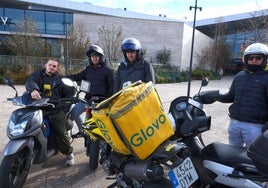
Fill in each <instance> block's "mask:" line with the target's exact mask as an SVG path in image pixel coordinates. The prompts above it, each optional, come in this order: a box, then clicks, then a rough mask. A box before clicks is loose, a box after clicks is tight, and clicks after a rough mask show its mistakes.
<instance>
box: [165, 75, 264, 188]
mask: <svg viewBox="0 0 268 188" xmlns="http://www.w3.org/2000/svg"><path fill="white" fill-rule="evenodd" d="M208 81H209V80H208V79H207V78H206V79H204V80H203V81H202V84H201V87H200V89H199V92H198V94H197V95H195V96H194V97H193V98H191V97H178V98H176V99H174V100H173V101H172V102H171V105H170V109H169V115H170V118H171V119H172V122H173V128H174V130H175V134H174V139H179V140H180V141H181V142H183V143H185V144H186V145H187V146H188V148H189V149H190V152H191V156H192V161H193V163H194V166H195V168H196V170H197V173H198V176H199V180H198V181H199V184H200V185H199V186H200V187H235V188H261V187H264V185H265V183H266V182H268V154H267V144H268V131H266V132H265V133H264V134H263V135H262V136H260V138H259V139H257V140H256V141H255V142H254V144H253V145H252V146H251V147H250V148H249V149H248V150H247V149H246V148H244V147H235V146H231V145H228V144H224V143H219V142H214V143H211V144H209V145H205V144H204V142H203V141H202V132H204V131H209V129H210V126H211V121H210V118H211V117H210V116H207V114H206V112H205V110H204V106H203V104H202V103H201V102H200V90H201V88H202V87H203V86H206V85H207V84H208ZM211 95H213V92H212V93H211Z"/></svg>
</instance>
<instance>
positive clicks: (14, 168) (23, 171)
mask: <svg viewBox="0 0 268 188" xmlns="http://www.w3.org/2000/svg"><path fill="white" fill-rule="evenodd" d="M31 164H32V160H31V158H30V157H29V150H28V149H24V150H21V151H20V152H18V153H16V154H14V155H9V156H4V158H3V160H2V163H1V166H0V182H1V185H0V187H5V188H21V187H23V185H24V183H25V182H26V179H27V176H28V173H29V170H30V167H31Z"/></svg>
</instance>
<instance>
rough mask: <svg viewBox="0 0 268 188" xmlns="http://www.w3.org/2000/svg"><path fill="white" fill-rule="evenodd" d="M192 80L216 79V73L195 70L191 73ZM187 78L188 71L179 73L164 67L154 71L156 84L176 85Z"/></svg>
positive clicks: (171, 68) (172, 68) (174, 69)
mask: <svg viewBox="0 0 268 188" xmlns="http://www.w3.org/2000/svg"><path fill="white" fill-rule="evenodd" d="M191 76H192V80H202V79H203V78H205V77H209V78H210V79H211V80H215V79H218V77H217V72H215V71H210V70H200V69H196V70H193V71H192V75H191ZM188 78H189V71H182V72H180V71H179V70H177V69H176V68H174V67H170V66H165V67H161V68H157V69H155V80H156V83H158V84H160V83H178V82H185V81H187V80H188Z"/></svg>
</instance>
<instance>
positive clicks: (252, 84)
mask: <svg viewBox="0 0 268 188" xmlns="http://www.w3.org/2000/svg"><path fill="white" fill-rule="evenodd" d="M267 57H268V47H267V46H266V45H264V44H261V43H254V44H251V45H249V46H248V47H247V48H246V49H245V52H244V56H243V60H244V63H245V67H246V70H243V71H240V72H239V73H238V74H237V75H236V76H235V78H234V80H233V82H232V84H231V87H230V89H229V91H228V92H227V93H226V94H219V93H218V94H216V95H213V96H212V95H210V94H208V93H207V94H204V95H202V92H201V97H202V100H203V102H204V103H205V104H208V103H212V102H214V101H219V102H223V103H232V104H231V106H230V107H229V116H230V118H231V120H230V124H229V127H228V133H229V143H230V144H231V145H235V146H245V147H249V146H250V145H251V144H252V142H254V140H255V139H256V138H257V137H258V136H260V135H261V133H262V129H263V128H264V125H265V124H266V122H267V121H268V72H267V71H266V70H265V67H266V64H267Z"/></svg>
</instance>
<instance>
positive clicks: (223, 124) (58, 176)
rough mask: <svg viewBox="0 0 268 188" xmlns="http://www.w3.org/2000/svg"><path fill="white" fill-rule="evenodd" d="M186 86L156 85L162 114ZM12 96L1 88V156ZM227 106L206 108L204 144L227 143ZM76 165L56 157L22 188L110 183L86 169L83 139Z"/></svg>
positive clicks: (222, 85) (217, 84)
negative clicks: (209, 120) (207, 122)
mask: <svg viewBox="0 0 268 188" xmlns="http://www.w3.org/2000/svg"><path fill="white" fill-rule="evenodd" d="M232 79H233V77H224V78H223V79H222V80H215V81H210V83H209V85H208V86H207V87H205V88H203V90H211V89H219V90H220V91H221V92H225V91H227V90H228V88H229V86H230V83H231V80H232ZM200 84H201V82H200V81H192V83H191V92H190V95H191V96H193V95H194V94H196V93H197V92H198V90H199V87H200ZM187 86H188V83H187V82H183V83H176V84H158V85H156V88H157V91H158V93H159V95H160V98H161V101H162V103H163V104H164V107H165V110H166V111H168V108H169V104H170V102H171V101H172V100H173V99H174V98H176V97H178V96H183V95H187ZM16 88H17V89H18V91H19V94H21V93H22V92H23V91H24V86H16ZM13 96H14V92H13V90H12V89H11V88H9V87H7V86H3V85H0V103H1V108H0V119H1V123H0V136H1V139H0V151H1V156H2V151H3V148H4V147H5V145H6V143H7V142H8V138H7V136H6V125H7V123H8V118H9V115H10V113H11V112H12V110H14V109H15V107H14V106H13V105H12V104H10V103H9V102H6V98H8V97H13ZM228 106H229V104H222V103H219V102H216V103H214V104H211V105H205V108H206V111H207V113H208V114H209V115H211V116H212V126H211V130H210V131H208V132H206V133H204V134H203V138H204V140H205V142H206V143H210V142H213V141H220V142H224V143H227V134H226V129H227V126H228V120H229V119H228ZM73 146H74V155H75V165H74V166H72V167H65V166H64V162H65V156H64V155H61V154H58V155H56V156H54V157H53V158H51V159H50V160H48V161H47V162H45V163H43V164H39V165H33V166H32V167H31V170H30V174H29V176H28V179H27V182H26V184H25V186H24V187H25V188H32V187H38V188H54V187H55V188H56V187H65V188H77V187H80V188H87V187H94V188H103V187H105V186H107V185H109V184H110V183H112V182H113V181H111V180H107V179H106V176H105V173H104V172H103V170H102V168H101V167H99V168H98V169H97V170H96V171H95V172H91V171H90V170H89V167H88V157H87V156H86V154H85V148H84V146H83V139H81V138H80V139H76V140H74V142H73Z"/></svg>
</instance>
